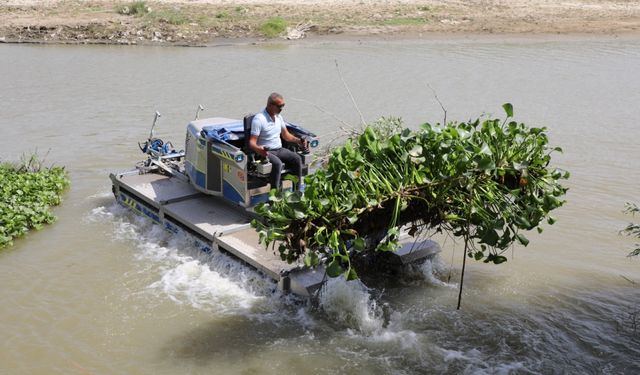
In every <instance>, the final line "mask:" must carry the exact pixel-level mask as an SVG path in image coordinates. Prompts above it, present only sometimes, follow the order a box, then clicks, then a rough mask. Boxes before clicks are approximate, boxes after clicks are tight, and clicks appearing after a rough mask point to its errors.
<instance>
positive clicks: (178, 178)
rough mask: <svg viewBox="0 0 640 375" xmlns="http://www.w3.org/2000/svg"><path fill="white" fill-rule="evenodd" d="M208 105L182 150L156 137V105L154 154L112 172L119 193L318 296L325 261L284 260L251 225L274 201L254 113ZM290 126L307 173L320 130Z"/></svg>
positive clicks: (410, 252) (413, 249)
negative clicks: (215, 111)
mask: <svg viewBox="0 0 640 375" xmlns="http://www.w3.org/2000/svg"><path fill="white" fill-rule="evenodd" d="M202 109H203V108H202V106H199V107H198V110H197V111H196V116H195V119H194V120H193V121H191V122H189V123H188V125H187V129H186V136H185V146H184V150H180V151H177V150H176V149H175V148H174V146H173V144H172V143H171V142H164V141H163V140H162V139H160V138H156V137H154V129H155V126H156V124H157V122H158V119H159V118H160V114H159V113H158V112H156V114H155V117H154V121H153V125H152V127H151V131H150V134H149V137H148V139H147V140H146V141H144V142H143V143H139V147H140V150H141V151H142V152H143V153H144V154H145V155H146V159H145V160H143V161H141V162H139V163H137V164H136V166H135V168H133V169H131V170H127V171H124V172H117V173H112V174H110V178H111V181H112V183H113V187H112V190H113V194H114V195H115V198H116V200H117V201H118V202H119V203H120V204H122V205H124V206H126V207H128V208H130V209H131V210H133V211H134V212H136V213H138V214H140V215H142V216H144V217H147V218H149V219H150V220H152V221H153V222H154V223H156V224H158V225H161V226H162V227H163V228H164V229H166V230H167V231H169V232H171V233H174V234H176V235H186V236H187V237H188V238H190V239H192V241H193V244H194V246H196V247H197V248H199V249H200V250H202V251H204V252H211V251H214V250H216V251H223V252H226V253H229V254H231V255H233V256H234V257H236V258H238V259H239V260H241V261H243V262H244V263H246V264H247V265H248V266H250V267H253V268H255V269H257V270H258V271H260V272H261V273H263V274H264V275H266V276H267V277H269V278H271V279H273V280H274V281H275V282H277V284H278V288H279V289H281V290H282V291H284V292H291V293H294V294H297V295H300V296H311V295H313V293H314V292H315V291H317V290H318V289H319V287H320V286H321V285H322V283H323V282H324V280H325V279H326V272H325V269H324V267H323V266H322V265H320V266H317V267H315V268H310V267H307V266H305V265H304V263H303V262H293V263H288V262H285V261H283V260H282V259H281V258H280V256H279V255H277V254H276V253H274V251H272V250H271V249H267V248H266V247H265V246H264V245H261V244H260V243H259V236H258V233H257V232H256V230H255V229H254V228H252V227H251V220H252V219H256V218H258V216H257V215H256V214H255V212H254V207H255V206H256V205H257V204H259V203H262V202H267V201H268V199H269V193H270V191H271V186H270V184H269V174H270V172H271V164H270V163H269V162H268V161H264V160H258V158H257V155H255V153H254V152H253V151H251V150H250V148H249V134H250V130H251V121H252V120H253V115H248V116H245V117H244V118H243V119H242V120H236V119H229V118H224V117H212V118H205V119H198V114H199V112H200V111H201V110H202ZM286 126H287V129H288V131H289V132H290V133H292V134H293V135H295V136H296V137H298V138H304V139H306V140H307V141H308V144H309V146H310V147H309V148H308V149H302V148H301V147H300V146H299V145H297V144H293V143H287V142H284V141H283V147H287V148H289V149H291V150H292V151H294V152H297V153H298V154H299V155H300V157H301V159H302V163H303V175H307V174H308V173H309V166H310V164H311V161H312V157H313V151H314V150H315V149H317V147H318V144H319V141H318V137H317V136H316V135H315V134H313V133H312V132H310V131H308V130H306V129H304V128H303V127H301V126H299V125H296V124H292V123H286ZM283 173H285V174H286V173H287V171H286V170H283ZM282 189H283V190H292V189H293V184H292V182H291V181H289V180H286V179H285V180H283V181H282ZM438 251H439V248H438V245H437V244H435V243H434V242H432V241H429V240H426V241H422V242H420V243H413V242H412V243H407V244H405V245H403V246H402V247H401V248H400V249H399V250H398V251H397V252H395V253H394V257H395V258H396V263H397V264H400V265H402V264H405V263H410V262H417V261H423V260H424V259H426V258H427V257H429V256H431V255H433V254H434V253H436V252H438Z"/></svg>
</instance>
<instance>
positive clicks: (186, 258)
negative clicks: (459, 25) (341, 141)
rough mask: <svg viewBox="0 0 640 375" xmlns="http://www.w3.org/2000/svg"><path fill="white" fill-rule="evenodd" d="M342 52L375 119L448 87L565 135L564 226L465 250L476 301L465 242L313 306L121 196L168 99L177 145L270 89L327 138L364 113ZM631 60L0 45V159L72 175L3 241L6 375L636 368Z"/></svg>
mask: <svg viewBox="0 0 640 375" xmlns="http://www.w3.org/2000/svg"><path fill="white" fill-rule="evenodd" d="M336 61H337V62H338V64H339V67H340V72H341V73H342V76H343V77H344V79H345V81H346V82H348V84H349V87H350V89H351V92H352V94H353V96H354V98H355V100H356V101H357V103H358V106H359V109H360V111H361V112H362V114H363V116H364V118H365V119H366V120H374V119H376V118H377V117H380V116H401V117H402V118H403V119H404V120H405V122H406V124H407V125H409V126H417V125H418V124H419V123H421V122H424V121H430V122H437V121H441V120H442V118H443V113H442V110H441V108H440V105H439V104H438V103H437V101H436V100H435V99H434V94H433V92H434V91H435V92H436V93H437V96H438V98H439V99H440V101H441V102H442V103H443V104H444V105H445V107H446V109H447V118H448V119H451V120H466V119H469V118H475V117H476V116H478V115H480V114H482V113H489V114H494V115H496V116H502V109H501V104H502V103H504V102H507V101H509V102H511V103H513V104H514V107H515V114H516V119H518V120H520V121H523V122H525V123H527V124H531V125H536V126H547V127H548V129H549V130H548V133H549V136H550V139H551V143H552V144H553V145H557V146H561V147H563V148H564V154H562V155H557V156H556V157H555V159H554V160H555V163H557V165H558V166H560V167H562V168H565V169H567V170H569V171H570V172H571V173H572V177H571V179H570V180H569V182H568V186H569V188H570V190H569V194H568V196H567V200H568V203H567V204H566V206H565V207H563V208H561V209H560V210H559V211H557V212H556V213H555V214H554V216H556V217H557V218H558V222H557V223H556V224H555V225H553V226H548V227H546V228H545V231H544V232H543V233H542V234H540V235H538V234H531V235H530V236H529V237H530V240H531V243H530V245H529V246H528V247H527V248H522V247H516V248H514V250H513V252H512V253H509V254H508V255H509V261H508V262H507V263H506V264H502V265H500V266H493V265H485V264H481V263H473V262H472V263H471V264H470V267H469V268H468V271H467V276H466V279H465V292H464V299H463V310H462V311H455V301H456V296H457V290H456V285H457V284H456V282H457V277H458V276H459V269H460V259H459V258H460V255H461V251H462V247H461V245H460V244H459V243H458V244H456V243H454V242H453V241H452V240H451V239H446V238H440V239H439V240H440V241H441V242H442V244H443V247H444V251H443V253H442V255H441V256H440V257H439V258H437V259H435V260H434V261H433V262H431V263H427V264H425V265H424V266H423V267H422V268H421V269H420V270H418V273H417V274H416V275H413V276H412V277H411V278H406V279H402V280H395V281H392V282H386V283H380V285H376V286H375V287H373V288H371V289H365V288H364V287H362V286H361V285H359V284H358V283H345V282H342V281H333V282H331V283H330V284H329V285H328V286H327V290H326V292H325V293H324V295H323V298H322V299H321V301H320V303H319V307H313V306H309V305H307V304H305V303H304V302H302V301H299V300H296V299H295V298H292V297H289V296H281V295H279V294H278V293H276V292H274V285H273V284H272V283H271V282H270V281H269V280H267V279H265V278H264V277H263V276H261V275H260V274H258V273H257V272H255V271H252V270H250V269H247V268H246V267H244V266H242V265H240V264H239V263H237V262H236V261H235V260H233V259H231V258H228V257H227V256H225V255H223V254H213V255H212V256H204V255H202V254H198V253H197V251H196V250H194V249H193V248H191V247H190V246H189V245H187V244H186V243H185V242H184V241H183V240H181V239H176V238H171V237H169V236H168V235H167V234H166V233H164V232H163V231H162V230H161V229H159V228H157V227H155V226H153V225H151V224H149V223H148V222H147V221H145V220H143V219H140V218H137V217H135V216H134V215H132V214H130V213H128V212H127V211H125V210H124V209H122V208H120V207H118V206H117V205H115V204H114V203H113V197H112V196H111V193H110V182H109V179H108V173H109V172H110V171H114V170H122V169H127V168H129V167H131V166H132V165H133V164H134V163H135V162H136V161H138V160H139V159H140V158H141V156H142V155H141V154H140V152H139V151H138V149H137V145H136V141H139V140H143V139H144V138H145V137H146V136H147V134H148V131H149V127H150V124H151V120H152V118H153V113H154V111H155V110H158V111H160V112H161V113H162V117H161V120H160V123H159V124H158V127H157V135H159V136H161V137H163V138H165V139H168V140H172V141H173V143H174V144H175V145H180V144H181V143H182V142H183V139H184V138H183V136H184V131H185V125H186V123H187V122H188V121H189V120H190V119H191V118H193V115H194V113H195V109H196V107H197V105H198V104H200V103H201V104H203V105H204V106H205V107H206V111H205V112H204V114H203V116H225V117H232V118H234V117H235V118H240V117H241V116H242V115H244V114H246V113H248V112H251V111H257V110H259V109H261V108H262V106H263V104H264V101H265V98H266V96H267V95H268V94H269V93H270V92H271V91H274V90H275V91H279V92H281V93H283V94H284V95H285V100H286V102H287V106H286V107H285V110H284V112H283V114H284V116H285V117H286V118H287V119H289V120H290V121H295V122H298V123H300V124H302V125H304V126H306V127H308V128H310V129H312V130H314V131H315V132H316V133H318V134H320V135H321V136H322V140H323V141H324V143H325V144H326V143H328V142H329V140H331V139H332V138H333V137H335V136H337V135H338V134H337V133H336V132H337V130H338V129H339V127H340V126H341V123H340V121H338V120H337V119H336V118H339V119H340V120H341V121H344V122H346V123H349V124H357V123H358V121H359V115H358V113H357V111H356V110H355V109H354V107H353V104H352V103H351V99H350V98H349V95H348V94H347V92H346V90H345V88H344V85H343V83H342V81H341V79H340V74H339V73H338V71H337V69H336ZM639 66H640V40H638V39H637V38H636V39H634V38H623V39H620V38H604V37H603V38H591V37H573V38H536V39H524V38H508V39H505V38H501V39H498V38H475V37H464V38H455V39H444V38H443V39H431V40H394V41H384V40H372V39H367V40H360V41H358V40H352V41H326V42H323V41H316V42H305V43H298V44H293V45H284V44H273V45H260V46H255V45H228V46H218V47H211V48H154V47H135V48H131V47H115V46H113V47H108V46H107V47H105V46H99V47H98V46H28V45H0V71H1V72H2V74H0V87H1V89H0V103H1V107H0V129H1V130H2V135H1V136H0V158H1V159H2V160H10V159H13V160H15V159H17V158H18V157H19V156H20V155H21V154H22V153H26V154H29V153H31V152H33V151H35V150H37V151H38V153H40V154H46V155H47V156H46V160H47V161H48V162H50V163H53V162H55V164H58V165H65V166H66V167H67V169H68V171H69V173H70V175H71V179H72V187H71V189H70V190H69V191H68V192H67V193H66V195H65V197H64V198H65V202H64V204H63V205H62V206H60V207H58V208H56V210H55V213H56V215H57V216H58V218H59V220H58V222H57V223H55V224H54V225H51V226H48V227H47V228H45V229H44V230H41V231H38V232H33V233H31V234H29V235H28V236H26V237H25V238H22V239H20V240H18V241H16V244H15V245H14V246H13V247H11V248H8V249H5V250H2V251H0V301H2V302H1V305H0V335H1V336H2V340H1V343H0V373H2V374H58V373H59V374H75V373H78V374H82V373H92V374H177V373H180V374H364V373H366V374H416V373H452V374H453V373H473V374H475V373H487V374H493V373H505V374H506V373H523V374H529V373H531V374H535V373H543V374H550V373H558V374H561V373H580V374H582V373H610V374H620V373H628V374H632V373H638V372H640V361H639V360H638V358H639V357H640V331H639V332H637V333H634V331H633V327H632V322H631V320H630V318H631V315H630V313H632V312H633V311H637V310H638V309H640V304H639V302H640V299H639V297H640V289H639V287H638V285H632V284H631V283H629V282H628V281H626V280H625V279H624V278H623V277H622V276H624V277H626V278H629V279H632V280H636V281H640V262H639V260H637V259H629V258H626V257H625V255H626V253H627V251H628V249H630V248H631V246H632V244H633V241H632V240H630V239H628V238H624V237H620V236H619V235H618V233H617V232H618V231H619V230H620V229H621V228H622V227H624V226H625V225H626V223H627V222H628V221H630V220H631V218H630V217H627V216H625V215H624V214H622V212H621V211H622V209H623V207H624V204H625V202H627V201H635V202H638V203H640V192H639V190H638V186H639V185H640V148H639V146H638V140H639V139H640V125H638V121H639V119H640V106H638V103H640V90H639V89H638V88H639V87H640V70H639V69H638V67H639ZM432 89H433V91H432ZM452 259H453V260H454V261H453V263H452ZM451 266H453V269H452V271H450V270H451ZM450 273H451V274H452V276H453V277H452V278H451V280H450V281H448V276H449V274H450Z"/></svg>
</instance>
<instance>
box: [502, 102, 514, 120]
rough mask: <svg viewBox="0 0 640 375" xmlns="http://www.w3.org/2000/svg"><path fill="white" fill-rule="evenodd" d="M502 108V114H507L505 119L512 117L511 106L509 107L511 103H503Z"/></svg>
mask: <svg viewBox="0 0 640 375" xmlns="http://www.w3.org/2000/svg"><path fill="white" fill-rule="evenodd" d="M502 108H504V112H505V113H506V114H507V118H509V117H513V105H511V103H504V104H503V105H502Z"/></svg>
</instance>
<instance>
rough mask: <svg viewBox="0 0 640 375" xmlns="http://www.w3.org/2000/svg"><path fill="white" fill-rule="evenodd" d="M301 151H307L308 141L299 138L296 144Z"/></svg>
mask: <svg viewBox="0 0 640 375" xmlns="http://www.w3.org/2000/svg"><path fill="white" fill-rule="evenodd" d="M298 144H299V145H300V147H301V148H302V151H305V152H306V151H309V141H308V140H307V139H306V138H300V142H298Z"/></svg>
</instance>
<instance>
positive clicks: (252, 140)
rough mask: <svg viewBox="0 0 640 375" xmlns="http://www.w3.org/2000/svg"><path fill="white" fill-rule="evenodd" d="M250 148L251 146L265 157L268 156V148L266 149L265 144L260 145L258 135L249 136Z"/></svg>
mask: <svg viewBox="0 0 640 375" xmlns="http://www.w3.org/2000/svg"><path fill="white" fill-rule="evenodd" d="M249 148H251V149H252V150H253V151H254V152H256V153H257V154H259V155H262V156H263V157H265V158H266V157H267V150H265V149H264V147H263V146H258V136H257V135H253V134H252V135H251V136H250V137H249Z"/></svg>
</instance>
